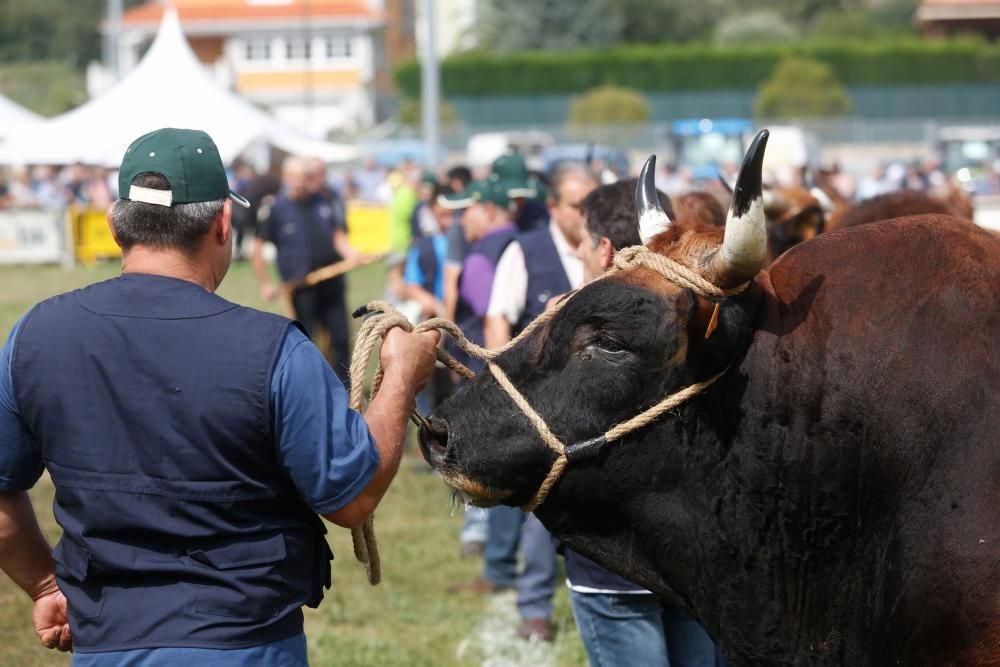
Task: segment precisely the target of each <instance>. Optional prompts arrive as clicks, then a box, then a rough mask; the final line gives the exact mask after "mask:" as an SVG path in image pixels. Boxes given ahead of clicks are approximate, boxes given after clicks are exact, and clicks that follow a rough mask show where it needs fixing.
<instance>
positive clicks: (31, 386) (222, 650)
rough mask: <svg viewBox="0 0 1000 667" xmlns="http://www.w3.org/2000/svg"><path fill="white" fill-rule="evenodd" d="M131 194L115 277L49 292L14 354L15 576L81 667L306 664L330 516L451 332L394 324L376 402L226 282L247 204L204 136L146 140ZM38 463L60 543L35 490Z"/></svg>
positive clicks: (123, 182) (400, 420) (7, 432)
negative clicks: (240, 299)
mask: <svg viewBox="0 0 1000 667" xmlns="http://www.w3.org/2000/svg"><path fill="white" fill-rule="evenodd" d="M119 188H120V196H121V199H119V200H118V201H117V202H115V203H114V204H113V205H112V207H111V208H110V209H109V211H108V222H109V225H110V227H111V230H112V233H113V234H114V237H115V240H116V241H117V242H118V244H119V245H120V246H121V248H122V274H121V276H119V277H117V278H113V279H111V280H107V281H105V282H102V283H98V284H95V285H91V286H90V287H87V288H84V289H81V290H76V291H74V292H70V293H67V294H62V295H59V296H56V297H53V298H51V299H48V300H46V301H43V302H42V303H40V304H38V305H36V306H35V307H33V308H32V309H31V310H30V311H29V312H28V314H27V315H25V316H24V317H23V318H22V319H21V320H20V321H19V322H18V323H17V324H15V326H14V329H13V331H12V332H11V334H10V338H9V339H8V341H7V343H6V345H4V347H3V348H2V349H0V569H2V570H3V571H4V572H5V573H6V574H7V575H8V576H9V577H11V579H13V580H14V582H15V583H17V584H18V585H19V586H20V587H21V588H22V589H23V590H24V591H25V592H26V593H27V594H28V595H30V596H31V598H32V600H34V603H35V606H34V614H33V620H34V624H35V630H36V632H37V634H38V636H39V639H40V640H41V641H42V643H43V644H44V645H45V646H46V647H48V648H58V649H60V650H64V651H65V650H70V649H72V650H73V651H74V653H75V656H74V660H73V663H74V665H77V666H81V665H82V666H83V667H111V666H119V665H143V666H144V667H156V666H159V665H213V667H216V666H221V667H236V666H239V667H249V666H251V665H253V666H257V665H269V666H274V667H283V666H296V667H298V666H301V665H305V664H307V658H306V644H305V636H304V635H303V632H302V623H303V618H302V609H301V608H302V606H303V605H308V606H312V607H315V606H317V605H318V604H319V603H320V601H321V599H322V598H323V591H324V588H328V587H329V586H330V563H329V561H330V559H331V558H332V554H331V553H330V550H329V547H328V546H327V542H326V538H325V533H326V528H325V525H324V524H323V521H322V520H321V519H320V518H319V517H320V516H322V517H324V518H326V519H327V520H329V521H332V522H334V523H336V524H338V525H341V526H345V527H355V526H359V525H360V524H361V523H362V522H363V521H364V519H365V518H366V517H367V516H368V515H369V514H371V512H372V511H373V510H374V509H375V507H376V505H378V503H379V501H380V500H381V498H382V496H383V495H384V493H385V491H386V489H387V488H388V485H389V483H390V482H391V481H392V479H393V477H394V475H395V473H396V471H397V469H398V467H399V461H400V456H401V453H402V444H403V441H404V439H405V438H404V436H405V430H406V424H407V419H408V413H409V410H410V406H411V405H412V403H413V397H414V393H415V392H416V391H417V390H419V389H420V387H421V386H422V385H423V384H424V383H426V381H427V378H428V377H429V376H430V373H431V371H432V370H433V368H434V362H435V347H436V344H437V340H438V334H437V333H425V334H408V333H404V332H402V331H400V330H393V331H391V332H390V333H389V335H388V336H386V338H385V341H384V344H383V346H382V351H381V362H382V367H383V370H384V372H385V376H384V377H385V380H384V382H383V385H382V391H380V392H379V394H378V396H376V398H375V399H374V400H373V401H372V403H371V405H370V406H369V408H368V410H367V411H366V413H365V415H364V417H362V415H360V414H358V413H357V412H354V411H353V410H350V409H349V407H348V398H347V394H346V392H345V390H344V387H343V385H342V384H341V383H340V381H339V380H338V379H337V377H336V375H334V373H333V372H332V370H331V369H330V367H329V366H328V365H327V364H326V363H325V362H324V360H323V357H322V355H321V354H320V353H319V350H317V349H316V347H315V346H314V345H313V344H312V343H311V342H310V341H309V340H308V338H306V336H305V334H304V333H303V331H302V330H301V328H300V327H299V326H298V325H297V324H296V323H294V322H291V321H290V320H287V319H285V318H283V317H280V316H277V315H273V314H270V313H264V312H260V311H256V310H253V309H250V308H245V307H242V306H239V305H237V304H234V303H230V302H228V301H226V300H224V299H222V298H221V297H219V296H217V295H216V294H215V291H216V289H217V288H218V287H219V284H220V283H221V282H222V279H223V277H224V276H225V275H226V272H227V270H228V268H229V263H230V260H231V258H232V250H233V249H232V241H233V233H232V225H231V216H232V201H231V200H235V201H237V202H238V203H241V204H245V200H244V199H243V198H242V197H240V196H239V195H236V194H234V193H231V192H230V191H229V186H228V183H227V180H226V173H225V169H224V167H223V164H222V161H221V159H220V157H219V153H218V150H217V149H216V146H215V144H214V143H213V142H212V139H211V138H210V137H209V136H208V135H207V134H205V133H204V132H200V131H196V130H177V129H172V128H167V129H163V130H158V131H156V132H152V133H150V134H147V135H145V136H143V137H140V138H139V139H137V140H136V141H135V142H133V144H132V145H131V146H130V147H129V149H128V151H127V152H126V154H125V157H124V159H123V161H122V165H121V170H120V176H119ZM43 470H47V471H48V472H49V474H50V475H51V478H52V482H53V484H54V486H55V516H56V519H57V521H58V522H59V525H60V526H61V527H62V529H63V537H62V539H61V540H60V542H59V545H58V546H57V547H56V549H55V552H53V551H52V550H51V549H50V548H49V545H48V544H47V543H46V541H45V538H44V537H43V536H42V534H41V531H40V530H39V527H38V523H37V521H36V519H35V515H34V512H33V511H32V508H31V502H30V500H29V499H28V495H27V490H28V489H30V488H31V487H32V486H33V485H34V484H35V482H36V481H37V480H38V478H39V477H40V475H41V474H42V472H43Z"/></svg>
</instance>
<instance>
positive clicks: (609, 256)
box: [597, 236, 615, 271]
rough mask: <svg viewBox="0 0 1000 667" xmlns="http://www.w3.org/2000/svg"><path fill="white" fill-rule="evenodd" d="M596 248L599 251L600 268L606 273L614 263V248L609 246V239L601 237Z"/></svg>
mask: <svg viewBox="0 0 1000 667" xmlns="http://www.w3.org/2000/svg"><path fill="white" fill-rule="evenodd" d="M597 248H598V250H600V251H601V268H602V269H604V270H605V271H607V270H608V269H610V268H611V265H612V264H614V262H615V247H614V246H613V245H611V239H609V238H608V237H607V236H602V237H601V240H600V241H599V242H598V244H597Z"/></svg>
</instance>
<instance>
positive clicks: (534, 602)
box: [483, 505, 556, 618]
mask: <svg viewBox="0 0 1000 667" xmlns="http://www.w3.org/2000/svg"><path fill="white" fill-rule="evenodd" d="M488 527H489V530H488V532H487V536H486V548H485V549H484V550H483V577H484V578H486V579H487V580H489V581H491V582H493V583H494V584H496V585H497V586H514V585H515V584H516V586H517V607H518V611H520V613H521V618H550V617H551V616H552V596H553V594H554V593H555V578H556V552H555V547H554V546H553V545H552V538H551V536H550V535H549V532H548V531H547V530H545V526H543V525H542V523H541V522H540V521H539V520H538V519H536V518H535V516H534V515H533V514H525V513H524V512H522V511H521V510H519V509H517V508H516V507H507V506H506V505H500V506H498V507H492V508H490V510H489V519H488ZM518 547H520V548H521V551H522V552H523V555H524V572H522V573H521V575H520V576H518V574H517V550H518Z"/></svg>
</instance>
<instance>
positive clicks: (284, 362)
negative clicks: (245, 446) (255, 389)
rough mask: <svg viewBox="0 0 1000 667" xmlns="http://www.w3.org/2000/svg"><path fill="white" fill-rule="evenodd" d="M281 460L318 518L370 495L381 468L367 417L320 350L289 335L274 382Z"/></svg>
mask: <svg viewBox="0 0 1000 667" xmlns="http://www.w3.org/2000/svg"><path fill="white" fill-rule="evenodd" d="M271 407H272V411H271V415H272V423H273V428H274V439H275V447H276V448H277V454H278V460H279V461H280V463H281V465H282V467H283V468H284V470H285V471H286V473H287V474H288V476H289V477H290V478H291V480H292V483H293V484H294V485H295V487H296V488H297V489H298V491H299V493H300V494H301V496H302V498H303V499H304V500H305V501H306V503H307V504H308V505H309V506H310V507H311V508H312V510H313V511H314V512H316V513H317V514H328V513H330V512H335V511H337V510H339V509H341V508H342V507H344V506H345V505H347V504H348V503H349V502H351V501H352V500H354V498H355V497H357V495H358V494H359V493H360V492H361V491H362V490H364V488H365V487H366V486H368V483H369V482H370V481H371V479H372V477H373V476H374V475H375V471H376V470H377V468H378V464H379V455H378V450H377V449H376V447H375V440H374V438H372V435H371V433H370V432H369V430H368V424H367V423H365V420H364V417H362V416H361V414H360V413H358V412H357V411H355V410H351V409H350V408H349V407H348V396H347V391H346V390H345V389H344V385H343V384H341V382H340V380H339V379H338V378H337V376H336V374H334V372H333V371H332V370H331V369H330V366H329V365H328V364H327V363H326V360H325V359H324V358H323V355H322V354H320V351H319V350H318V349H317V348H316V346H315V345H314V344H313V343H312V342H311V341H310V340H309V339H308V338H306V336H305V335H304V334H303V333H302V332H301V331H299V330H298V329H291V330H289V332H288V334H286V336H285V341H284V343H283V344H282V349H281V352H280V353H279V355H278V360H277V362H276V363H275V368H274V373H273V375H272V378H271Z"/></svg>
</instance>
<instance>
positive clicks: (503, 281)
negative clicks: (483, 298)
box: [486, 241, 528, 326]
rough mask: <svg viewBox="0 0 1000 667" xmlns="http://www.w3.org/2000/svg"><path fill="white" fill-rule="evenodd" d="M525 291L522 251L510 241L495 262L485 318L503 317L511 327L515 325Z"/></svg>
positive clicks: (525, 282) (517, 244) (522, 309)
mask: <svg viewBox="0 0 1000 667" xmlns="http://www.w3.org/2000/svg"><path fill="white" fill-rule="evenodd" d="M527 291H528V270H527V268H525V264H524V251H523V250H522V249H521V244H520V243H518V242H517V241H512V242H511V243H510V244H509V245H508V246H507V249H506V250H504V251H503V254H502V255H500V261H498V262H497V268H496V273H495V274H494V277H493V288H492V290H491V291H490V305H489V306H488V307H487V308H486V316H487V317H503V318H504V319H506V320H507V321H508V322H510V324H511V326H513V325H515V324H517V321H518V320H520V319H521V314H522V313H524V306H525V299H526V298H527V296H526V294H527Z"/></svg>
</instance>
